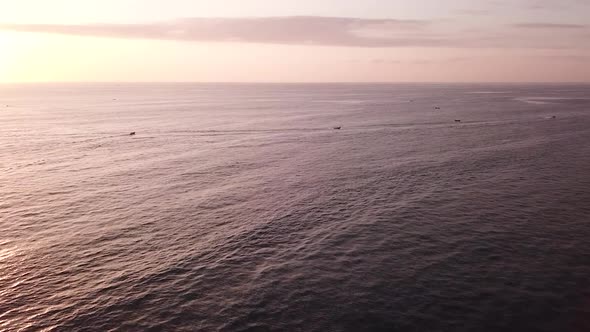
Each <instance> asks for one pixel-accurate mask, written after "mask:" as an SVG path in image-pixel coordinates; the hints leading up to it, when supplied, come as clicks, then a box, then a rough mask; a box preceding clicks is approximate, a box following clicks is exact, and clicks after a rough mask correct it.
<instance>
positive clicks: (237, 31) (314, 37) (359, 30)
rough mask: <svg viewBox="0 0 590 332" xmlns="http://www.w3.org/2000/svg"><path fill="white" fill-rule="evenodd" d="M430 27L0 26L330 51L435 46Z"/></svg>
mask: <svg viewBox="0 0 590 332" xmlns="http://www.w3.org/2000/svg"><path fill="white" fill-rule="evenodd" d="M429 24H430V22H429V21H419V20H395V19H359V18H337V17H317V16H293V17H266V18H187V19H179V20H174V21H168V22H157V23H148V24H84V25H60V24H0V29H4V30H15V31H25V32H42V33H57V34H67V35H82V36H99V37H114V38H145V39H161V40H180V41H202V42H248V43H265V44H297V45H301V44H304V45H307V44H309V45H326V46H360V47H391V46H417V45H421V46H435V45H442V44H446V43H448V41H447V40H445V39H444V38H440V37H433V36H431V35H428V34H421V33H420V31H422V30H424V29H425V28H426V27H427V26H428V25H429Z"/></svg>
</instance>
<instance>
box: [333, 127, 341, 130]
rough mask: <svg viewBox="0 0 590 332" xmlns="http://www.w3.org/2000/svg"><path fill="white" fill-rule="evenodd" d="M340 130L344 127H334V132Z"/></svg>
mask: <svg viewBox="0 0 590 332" xmlns="http://www.w3.org/2000/svg"><path fill="white" fill-rule="evenodd" d="M340 129H342V126H338V127H334V130H340Z"/></svg>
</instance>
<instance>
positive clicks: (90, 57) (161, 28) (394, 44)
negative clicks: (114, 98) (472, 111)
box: [0, 0, 590, 82]
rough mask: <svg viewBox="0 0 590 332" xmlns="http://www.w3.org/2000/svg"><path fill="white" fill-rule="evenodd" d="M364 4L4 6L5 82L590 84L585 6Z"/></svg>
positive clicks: (1, 65)
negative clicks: (446, 82)
mask: <svg viewBox="0 0 590 332" xmlns="http://www.w3.org/2000/svg"><path fill="white" fill-rule="evenodd" d="M373 2H374V4H373V5H372V6H366V5H365V6H360V5H358V4H356V2H353V1H302V2H301V3H299V2H298V4H297V6H296V5H294V2H292V1H264V0H256V1H251V2H248V5H247V6H245V5H243V3H241V2H237V1H223V2H220V3H216V4H211V3H210V2H209V1H183V0H172V1H149V2H144V1H142V2H140V1H134V0H125V1H101V2H94V1H71V0H61V1H52V2H51V4H50V3H49V2H41V1H32V0H28V1H19V2H10V3H8V2H6V3H5V4H3V6H2V8H3V11H2V12H1V13H0V70H1V72H0V74H1V76H0V81H2V82H35V81H204V82H211V81H221V82H226V81H230V82H233V81H245V82H275V81H279V82H283V81H289V82H299V81H301V82H308V81H310V82H318V81H334V82H337V81H351V82H357V81H360V82H362V81H375V82H380V81H384V82H387V81H392V82H396V81H401V82H407V81H426V82H428V81H435V82H436V81H576V82H583V81H589V80H590V69H589V67H588V66H587V65H586V64H587V62H588V60H590V42H589V40H590V38H589V37H590V28H589V27H588V25H587V23H586V22H585V20H584V17H583V15H581V14H580V12H584V11H588V10H590V5H589V4H588V3H587V2H584V1H575V0H569V1H564V2H561V3H560V4H559V5H556V4H555V3H553V2H547V1H539V0H536V1H535V0H519V1H510V2H508V1H505V2H502V1H478V2H477V5H476V4H475V3H474V2H473V1H462V0H455V1H448V2H445V4H444V5H441V3H440V2H438V1H433V0H422V1H416V2H414V3H412V4H408V2H406V1H401V0H399V1H373ZM33 9H34V10H33Z"/></svg>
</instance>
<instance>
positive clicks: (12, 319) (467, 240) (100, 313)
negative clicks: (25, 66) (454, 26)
mask: <svg viewBox="0 0 590 332" xmlns="http://www.w3.org/2000/svg"><path fill="white" fill-rule="evenodd" d="M437 108H439V109H437ZM553 117H555V118H553ZM455 120H460V122H456V121H455ZM337 126H342V129H340V130H335V129H333V128H334V127H337ZM131 132H135V133H136V135H134V136H131V135H129V134H130V133H131ZM0 331H306V332H307V331H590V85H573V84H563V85H550V84H532V85H524V84H520V85H519V84H512V85H507V84H488V85H485V84H471V85H467V84H464V85H459V84H455V85H444V84H422V85H421V84H389V85H388V84H356V85H355V84H310V85H298V84H285V85H280V84H250V85H249V84H38V85H0Z"/></svg>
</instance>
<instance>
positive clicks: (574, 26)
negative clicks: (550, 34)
mask: <svg viewBox="0 0 590 332" xmlns="http://www.w3.org/2000/svg"><path fill="white" fill-rule="evenodd" d="M514 27H517V28H525V29H586V28H587V26H585V25H581V24H562V23H518V24H514Z"/></svg>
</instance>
